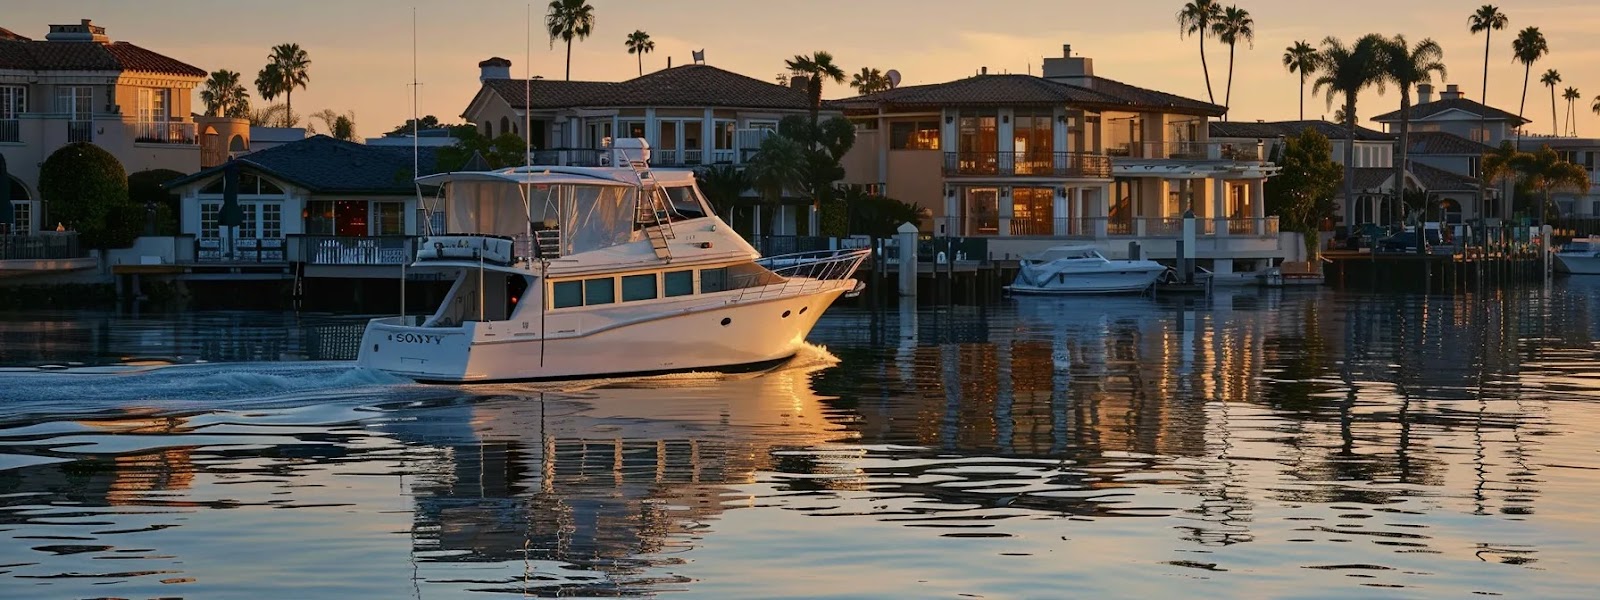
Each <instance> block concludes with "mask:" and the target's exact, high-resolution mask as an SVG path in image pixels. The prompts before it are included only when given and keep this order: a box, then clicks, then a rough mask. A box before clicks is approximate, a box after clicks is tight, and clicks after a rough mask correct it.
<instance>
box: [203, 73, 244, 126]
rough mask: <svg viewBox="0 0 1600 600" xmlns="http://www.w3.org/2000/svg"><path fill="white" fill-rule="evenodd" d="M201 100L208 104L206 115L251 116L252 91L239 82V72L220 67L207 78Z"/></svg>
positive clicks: (237, 117) (235, 117)
mask: <svg viewBox="0 0 1600 600" xmlns="http://www.w3.org/2000/svg"><path fill="white" fill-rule="evenodd" d="M200 101H201V102H204V103H205V105H206V116H208V117H228V118H231V119H242V118H246V117H248V116H250V93H249V92H248V91H245V89H244V84H242V83H239V73H238V72H237V71H229V70H227V69H220V70H217V71H213V72H212V73H211V77H210V78H208V79H206V86H205V89H202V90H200Z"/></svg>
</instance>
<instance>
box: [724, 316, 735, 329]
mask: <svg viewBox="0 0 1600 600" xmlns="http://www.w3.org/2000/svg"><path fill="white" fill-rule="evenodd" d="M732 322H733V319H729V318H727V317H723V318H722V326H723V327H727V326H728V324H729V323H732Z"/></svg>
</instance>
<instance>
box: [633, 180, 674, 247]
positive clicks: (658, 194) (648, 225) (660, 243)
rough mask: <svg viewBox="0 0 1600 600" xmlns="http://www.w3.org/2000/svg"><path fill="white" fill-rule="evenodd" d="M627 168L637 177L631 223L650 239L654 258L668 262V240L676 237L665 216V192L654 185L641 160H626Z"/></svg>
mask: <svg viewBox="0 0 1600 600" xmlns="http://www.w3.org/2000/svg"><path fill="white" fill-rule="evenodd" d="M628 168H630V169H633V174H634V175H635V176H637V177H638V178H639V201H638V202H637V203H635V204H634V206H635V208H636V211H635V214H634V223H637V224H638V226H639V228H640V229H641V230H643V231H644V235H645V237H646V238H648V239H649V240H650V248H651V249H652V250H655V253H656V258H659V259H661V260H665V261H668V262H671V261H672V248H671V246H670V245H669V244H668V240H672V239H677V235H676V234H675V233H674V232H673V231H672V219H671V218H670V217H669V216H668V214H667V211H668V208H669V206H670V205H669V200H668V199H667V195H666V192H664V191H662V189H661V186H659V185H656V178H655V175H653V174H651V173H650V165H649V164H647V163H646V162H645V161H642V160H629V161H628Z"/></svg>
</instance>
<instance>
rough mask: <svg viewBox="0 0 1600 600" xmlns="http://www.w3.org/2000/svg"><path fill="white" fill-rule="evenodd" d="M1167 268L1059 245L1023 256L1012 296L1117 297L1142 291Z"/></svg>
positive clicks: (1087, 249) (1013, 282) (1151, 262)
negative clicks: (1098, 295)
mask: <svg viewBox="0 0 1600 600" xmlns="http://www.w3.org/2000/svg"><path fill="white" fill-rule="evenodd" d="M1166 271H1167V267H1166V266H1164V265H1162V264H1161V263H1158V262H1155V261H1153V260H1110V259H1107V258H1106V257H1105V255H1103V254H1101V253H1100V251H1099V250H1097V249H1095V247H1094V246H1087V245H1084V246H1056V247H1053V248H1050V249H1048V250H1045V251H1044V252H1040V253H1038V254H1034V255H1029V256H1026V257H1023V259H1022V261H1021V264H1020V268H1019V269H1018V270H1017V278H1016V279H1015V280H1014V281H1012V283H1011V285H1010V286H1007V287H1006V289H1007V290H1009V291H1010V292H1011V293H1013V294H1116V293H1132V292H1142V291H1145V290H1147V289H1149V288H1150V286H1151V285H1154V284H1155V282H1156V279H1158V278H1160V277H1161V274H1162V273H1165V272H1166Z"/></svg>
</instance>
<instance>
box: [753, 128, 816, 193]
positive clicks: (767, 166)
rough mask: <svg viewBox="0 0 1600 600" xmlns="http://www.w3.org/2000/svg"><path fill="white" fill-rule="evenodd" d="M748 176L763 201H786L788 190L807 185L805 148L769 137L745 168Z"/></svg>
mask: <svg viewBox="0 0 1600 600" xmlns="http://www.w3.org/2000/svg"><path fill="white" fill-rule="evenodd" d="M745 176H746V177H747V178H749V182H750V187H752V188H755V190H756V193H758V194H760V195H761V199H762V200H763V201H765V202H767V203H769V204H772V205H777V204H778V203H779V202H781V201H783V194H784V192H785V191H790V190H799V189H801V188H802V187H804V186H805V182H806V154H805V148H802V147H801V146H800V143H799V142H796V141H794V140H792V139H789V138H787V137H784V136H781V135H771V136H767V139H764V140H761V147H760V149H759V150H757V151H756V154H755V156H752V157H750V163H749V164H748V165H746V166H745Z"/></svg>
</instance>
